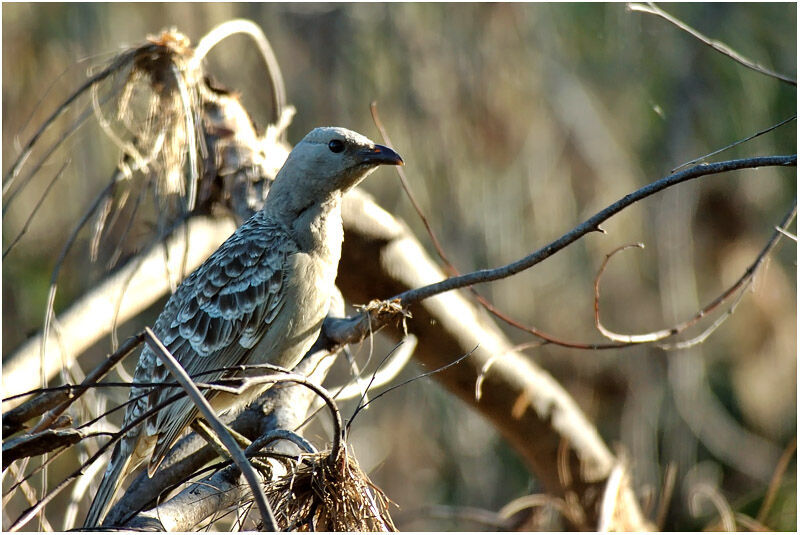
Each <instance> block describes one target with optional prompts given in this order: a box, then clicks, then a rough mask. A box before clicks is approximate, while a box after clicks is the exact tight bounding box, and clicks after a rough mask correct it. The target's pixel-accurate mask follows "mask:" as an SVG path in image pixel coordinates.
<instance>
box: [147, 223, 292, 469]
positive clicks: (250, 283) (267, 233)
mask: <svg viewBox="0 0 800 535" xmlns="http://www.w3.org/2000/svg"><path fill="white" fill-rule="evenodd" d="M297 251H298V248H297V245H296V243H295V242H294V241H293V240H292V239H291V238H290V236H289V235H288V233H287V232H286V230H285V229H284V228H283V227H282V226H281V225H280V224H278V223H276V222H274V221H270V220H268V219H266V218H265V217H264V216H263V213H261V212H258V213H256V215H255V216H253V217H252V218H250V219H249V220H248V221H247V222H245V223H244V224H243V225H242V226H241V227H240V228H239V229H238V230H237V231H236V232H235V233H234V234H233V235H232V236H231V237H230V238H228V240H226V241H225V243H223V244H222V245H221V246H220V248H219V249H218V250H217V251H216V252H215V253H214V254H213V255H211V257H209V259H208V260H206V261H205V262H204V263H203V265H202V266H200V267H199V268H198V269H197V270H195V271H194V272H193V273H192V274H191V275H190V276H189V277H187V279H186V280H185V281H184V282H183V283H182V284H181V286H180V287H179V288H178V290H177V291H176V292H175V294H173V296H172V297H171V298H170V299H169V301H168V302H167V305H166V306H165V307H164V311H163V312H162V313H161V315H160V316H159V317H158V319H157V320H156V323H155V326H154V332H155V334H156V335H157V336H158V338H159V339H160V340H161V341H162V342H163V343H164V345H165V346H166V347H167V349H169V351H170V353H172V355H173V356H174V357H175V358H176V359H177V360H178V362H180V363H181V365H182V366H183V367H184V369H185V370H186V372H187V373H188V374H189V375H190V376H192V377H193V378H194V380H195V381H199V382H212V381H215V380H217V379H219V378H220V377H221V376H222V375H223V373H224V372H221V371H218V372H213V373H209V374H204V372H208V371H210V370H216V369H218V368H225V367H230V366H235V365H237V364H242V363H244V362H246V360H247V354H248V352H249V351H250V350H251V348H253V347H254V346H255V345H256V344H257V343H258V341H259V340H260V339H261V338H262V337H263V336H264V333H265V332H266V331H267V330H268V329H269V326H270V324H271V323H272V322H273V320H274V319H275V316H276V315H277V314H278V312H279V311H280V310H281V308H282V306H283V304H284V301H285V295H286V292H285V282H286V273H285V269H286V266H287V259H288V257H289V256H290V255H292V254H293V253H296V252H297ZM139 368H143V371H144V370H146V373H144V374H142V375H146V376H147V377H148V379H149V380H151V381H154V382H163V381H168V380H169V372H168V371H167V369H166V368H165V367H164V365H163V364H162V363H161V360H160V358H159V357H158V356H157V355H156V354H155V353H154V352H153V350H151V349H150V347H149V346H146V347H145V348H144V350H143V352H142V355H141V357H140V359H139V365H138V367H137V372H139V371H140V370H139ZM198 374H202V375H200V377H197V376H198ZM136 375H140V374H139V373H137V374H136ZM178 391H179V389H177V388H162V389H155V390H154V391H153V392H152V393H151V395H150V396H148V397H147V398H144V399H143V400H142V401H143V402H145V403H146V404H147V405H148V407H146V408H152V407H155V406H156V405H157V404H159V403H161V402H164V401H165V400H167V399H168V398H170V397H172V396H174V395H175V394H176V393H177V392H178ZM212 396H213V392H208V393H206V397H212ZM196 412H197V409H196V407H195V406H194V404H193V403H192V402H191V401H190V400H189V399H187V398H181V399H178V400H177V401H175V402H173V403H171V404H170V405H169V406H167V407H165V408H164V409H162V410H161V411H159V412H158V413H156V414H155V415H154V416H153V417H151V418H149V419H148V421H147V424H146V434H147V435H156V434H157V435H158V437H157V440H156V444H155V448H154V451H153V454H152V457H151V460H150V464H149V471H150V472H151V473H152V472H153V471H154V470H155V469H156V468H157V467H158V465H159V464H160V462H161V460H162V459H163V458H164V456H165V455H166V453H167V451H168V450H169V448H170V446H171V445H172V444H173V443H174V441H175V440H176V439H177V438H178V436H179V435H180V433H181V432H182V431H183V429H184V428H185V427H186V426H187V425H188V424H189V423H191V421H192V420H193V419H194V417H195V415H196ZM140 414H141V413H140Z"/></svg>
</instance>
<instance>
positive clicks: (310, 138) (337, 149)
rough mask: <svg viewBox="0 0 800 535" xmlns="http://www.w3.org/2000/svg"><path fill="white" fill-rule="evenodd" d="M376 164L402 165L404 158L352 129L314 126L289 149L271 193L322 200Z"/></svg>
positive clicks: (356, 182) (357, 181)
mask: <svg viewBox="0 0 800 535" xmlns="http://www.w3.org/2000/svg"><path fill="white" fill-rule="evenodd" d="M379 165H403V159H402V158H401V157H400V155H399V154H397V153H396V152H395V151H393V150H392V149H390V148H389V147H384V146H383V145H378V144H376V143H375V142H373V141H372V140H370V139H369V138H367V137H364V136H362V135H361V134H359V133H357V132H353V131H352V130H347V129H346V128H339V127H321V128H315V129H314V130H312V131H311V132H309V133H308V134H307V135H306V137H304V138H303V139H302V141H300V142H299V143H298V144H297V145H295V146H294V149H292V152H291V153H290V154H289V157H288V158H287V159H286V163H284V164H283V167H282V168H281V170H280V171H279V172H278V175H277V176H276V177H275V182H274V184H273V185H272V190H271V191H270V196H272V195H277V194H279V193H280V194H281V196H282V197H287V198H288V197H295V198H296V197H298V196H301V197H303V198H307V199H314V200H318V201H320V202H322V201H324V200H326V199H328V198H330V197H331V196H332V195H335V194H337V193H339V192H342V193H343V192H346V191H347V190H349V189H350V188H352V187H353V186H355V185H356V184H358V183H359V182H361V180H363V179H364V177H366V176H367V175H368V174H369V173H371V172H372V171H374V170H375V169H376V168H377V167H378V166H379Z"/></svg>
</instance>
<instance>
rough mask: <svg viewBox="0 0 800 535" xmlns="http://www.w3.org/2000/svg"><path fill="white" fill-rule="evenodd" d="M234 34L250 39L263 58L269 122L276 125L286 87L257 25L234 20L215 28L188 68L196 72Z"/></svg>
mask: <svg viewBox="0 0 800 535" xmlns="http://www.w3.org/2000/svg"><path fill="white" fill-rule="evenodd" d="M236 33H244V34H247V35H249V36H250V37H252V38H253V40H254V41H255V42H256V45H257V46H258V49H259V51H260V52H261V57H262V58H264V64H265V65H266V66H267V74H268V75H269V81H270V89H271V90H272V114H273V115H272V120H271V121H270V122H271V123H272V124H278V123H279V122H280V120H281V114H282V113H283V110H284V108H285V107H286V86H285V85H284V83H283V75H282V74H281V68H280V65H279V64H278V58H276V57H275V52H273V50H272V46H271V45H270V44H269V40H268V39H267V36H266V35H264V32H263V31H262V30H261V28H260V27H259V26H258V25H257V24H255V23H253V22H252V21H250V20H247V19H234V20H229V21H226V22H223V23H222V24H220V25H219V26H216V27H215V28H214V29H212V30H211V31H210V32H208V33H207V34H205V35H204V36H203V37H202V38H201V39H200V41H199V42H198V43H197V46H196V47H195V50H194V55H193V56H192V58H191V60H190V61H189V68H190V70H196V69H197V68H198V67H199V65H200V62H201V61H202V60H203V58H205V57H206V55H208V53H209V52H210V51H211V49H212V48H214V47H215V46H217V44H219V43H220V42H221V41H222V40H223V39H226V38H227V37H229V36H231V35H233V34H236ZM284 132H285V129H284ZM283 137H285V134H283Z"/></svg>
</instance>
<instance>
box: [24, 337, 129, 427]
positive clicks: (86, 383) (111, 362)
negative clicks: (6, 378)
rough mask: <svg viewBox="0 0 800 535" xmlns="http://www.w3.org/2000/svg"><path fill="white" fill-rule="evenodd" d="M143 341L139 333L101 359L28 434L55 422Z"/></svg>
mask: <svg viewBox="0 0 800 535" xmlns="http://www.w3.org/2000/svg"><path fill="white" fill-rule="evenodd" d="M143 340H144V333H139V334H137V335H134V336H131V337H130V338H128V339H127V340H126V341H125V343H124V344H122V346H121V347H120V348H119V349H118V350H117V351H115V352H114V353H113V354H112V355H109V356H108V357H106V358H105V359H103V361H102V362H101V363H100V364H99V365H98V366H97V367H96V368H95V369H94V370H92V371H91V373H89V375H87V376H86V378H84V380H83V381H82V382H81V385H80V386H79V387H77V388H75V389H74V391H72V396H70V398H69V399H67V400H66V401H64V402H63V403H61V405H59V406H58V407H56V408H55V409H53V410H51V411H50V412H48V413H47V414H45V415H44V417H42V419H41V420H40V421H39V423H38V424H36V426H34V428H33V429H31V431H30V432H31V433H37V432H39V431H44V430H45V429H47V427H49V426H50V424H52V423H53V421H55V419H56V418H57V417H58V416H60V415H61V414H62V413H63V412H64V411H65V410H67V409H68V408H69V406H70V405H72V403H73V402H75V400H77V399H78V397H80V395H81V394H83V393H84V392H86V391H87V390H88V389H89V388H90V387H91V386H92V384H93V383H96V382H97V381H99V380H100V379H102V378H103V377H105V375H106V374H107V373H108V372H109V371H111V369H112V368H113V367H114V366H116V365H117V363H118V362H120V361H121V360H122V359H124V358H125V357H127V356H128V355H130V354H131V353H132V352H133V350H134V349H136V348H137V347H138V346H139V344H141V343H142V341H143Z"/></svg>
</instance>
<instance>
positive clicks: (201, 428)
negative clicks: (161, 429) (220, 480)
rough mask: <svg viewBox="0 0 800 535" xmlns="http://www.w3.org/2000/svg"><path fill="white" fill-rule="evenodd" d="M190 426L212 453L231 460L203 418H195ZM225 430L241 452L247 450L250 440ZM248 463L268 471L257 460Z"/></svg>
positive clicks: (235, 432)
mask: <svg viewBox="0 0 800 535" xmlns="http://www.w3.org/2000/svg"><path fill="white" fill-rule="evenodd" d="M190 426H191V428H192V430H194V432H195V433H197V434H198V435H200V436H201V437H203V440H205V441H206V442H207V443H208V445H209V446H211V447H212V448H213V449H214V451H216V452H217V455H219V456H220V457H222V458H223V459H227V460H231V455H230V453H228V450H227V448H225V446H224V445H223V444H222V442H220V440H219V438H218V437H217V435H216V434H215V433H214V431H213V430H212V429H211V428H210V427H209V425H208V424H207V423H206V421H205V420H204V419H203V418H195V420H194V421H193V422H192V423H191V424H190ZM225 429H226V430H227V431H228V433H230V434H231V436H232V437H233V439H234V440H235V441H236V443H237V444H238V445H239V447H240V448H242V449H243V450H245V449H247V447H248V446H249V445H250V444H251V442H250V440H249V439H248V438H247V437H245V436H244V435H242V434H240V433H238V432H237V431H234V430H233V429H231V428H230V427H228V426H225ZM250 463H251V464H252V465H253V466H254V467H256V468H258V469H260V470H270V467H269V465H266V464H265V463H263V462H261V461H260V460H258V459H250Z"/></svg>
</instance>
